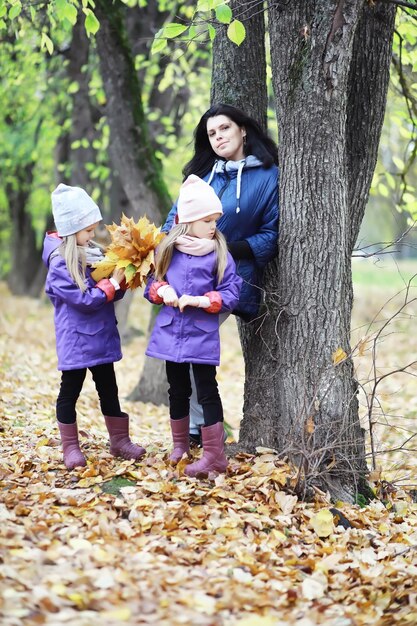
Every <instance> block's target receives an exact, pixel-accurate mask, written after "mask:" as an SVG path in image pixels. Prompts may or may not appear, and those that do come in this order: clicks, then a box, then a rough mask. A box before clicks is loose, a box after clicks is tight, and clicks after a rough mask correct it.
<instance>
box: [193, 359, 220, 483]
mask: <svg viewBox="0 0 417 626" xmlns="http://www.w3.org/2000/svg"><path fill="white" fill-rule="evenodd" d="M193 371H194V377H195V382H196V387H197V395H198V401H199V402H200V404H201V405H202V407H203V412H204V423H205V426H203V427H202V429H201V436H202V440H203V456H202V458H201V459H200V460H199V461H197V462H196V463H192V464H191V465H187V467H186V468H185V470H184V471H185V473H186V474H187V475H188V476H197V477H201V478H203V477H206V476H208V474H209V473H210V472H217V473H222V472H225V471H226V468H227V464H228V463H227V459H226V456H225V454H224V427H223V407H222V402H221V399H220V395H219V390H218V386H217V381H216V367H215V366H214V365H200V364H193Z"/></svg>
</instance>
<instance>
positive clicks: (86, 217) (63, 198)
mask: <svg viewBox="0 0 417 626" xmlns="http://www.w3.org/2000/svg"><path fill="white" fill-rule="evenodd" d="M51 199H52V213H53V216H54V220H55V226H56V228H57V230H58V235H59V236H60V237H68V235H74V234H75V233H78V232H79V231H80V230H84V228H88V227H89V226H92V224H96V223H97V222H100V221H101V220H102V219H103V218H102V215H101V213H100V209H99V208H98V206H97V205H96V203H95V202H94V200H92V199H91V198H90V196H89V195H88V193H87V192H86V191H84V189H81V187H70V186H69V185H64V184H63V183H60V184H59V185H58V187H57V188H56V189H55V190H54V191H53V192H52V194H51Z"/></svg>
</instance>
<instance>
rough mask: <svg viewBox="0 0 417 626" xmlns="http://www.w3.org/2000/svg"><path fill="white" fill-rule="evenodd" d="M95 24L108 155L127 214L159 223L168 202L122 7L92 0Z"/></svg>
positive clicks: (119, 4) (115, 3) (99, 0)
mask: <svg viewBox="0 0 417 626" xmlns="http://www.w3.org/2000/svg"><path fill="white" fill-rule="evenodd" d="M96 15H97V18H98V19H99V21H100V29H99V31H98V33H97V37H96V38H97V50H98V55H99V60H100V72H101V77H102V80H103V85H104V90H105V92H106V97H107V102H106V115H107V120H108V123H109V126H110V146H109V153H110V158H111V161H112V165H113V167H114V168H116V170H117V172H118V176H119V179H120V182H121V185H122V187H123V190H124V193H125V194H126V197H127V199H128V201H129V216H133V217H134V218H135V219H138V218H139V217H140V216H141V215H144V214H146V215H147V217H148V218H149V219H150V221H152V222H155V223H156V224H160V223H161V215H162V214H164V213H165V212H166V211H167V210H168V208H169V206H170V204H171V201H170V198H169V195H168V192H167V190H166V187H165V184H164V182H163V179H162V175H161V166H160V164H159V162H158V161H157V159H156V158H155V155H154V153H153V150H152V147H151V144H150V140H149V136H148V129H147V123H146V119H145V116H144V112H143V106H142V96H141V90H140V85H139V81H138V79H137V75H136V70H135V65H134V60H133V58H132V55H131V51H130V49H129V46H128V44H127V38H126V32H125V27H124V21H123V6H122V4H121V3H120V2H119V1H116V2H114V3H111V4H109V3H108V2H106V1H105V0H98V1H97V2H96Z"/></svg>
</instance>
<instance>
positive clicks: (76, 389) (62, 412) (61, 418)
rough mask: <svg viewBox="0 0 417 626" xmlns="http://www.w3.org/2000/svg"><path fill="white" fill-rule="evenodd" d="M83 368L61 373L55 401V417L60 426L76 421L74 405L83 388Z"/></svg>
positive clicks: (84, 371)
mask: <svg viewBox="0 0 417 626" xmlns="http://www.w3.org/2000/svg"><path fill="white" fill-rule="evenodd" d="M86 373H87V370H86V369H85V368H83V369H80V370H68V371H66V372H62V375H61V387H60V389H59V394H58V398H57V401H56V416H57V419H58V422H61V424H73V423H74V422H75V421H76V419H77V413H76V411H75V405H76V404H77V400H78V398H79V395H80V393H81V389H82V388H83V384H84V380H85V375H86Z"/></svg>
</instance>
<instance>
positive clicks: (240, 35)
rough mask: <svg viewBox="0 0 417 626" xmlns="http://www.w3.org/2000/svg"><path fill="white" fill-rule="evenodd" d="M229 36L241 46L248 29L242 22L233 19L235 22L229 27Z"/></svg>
mask: <svg viewBox="0 0 417 626" xmlns="http://www.w3.org/2000/svg"><path fill="white" fill-rule="evenodd" d="M227 36H228V37H229V39H230V41H232V42H233V43H235V44H236V45H237V46H240V44H241V43H242V41H244V39H245V37H246V29H245V27H244V26H243V24H242V22H240V21H239V20H233V22H232V23H231V24H230V25H229V28H228V29H227Z"/></svg>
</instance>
